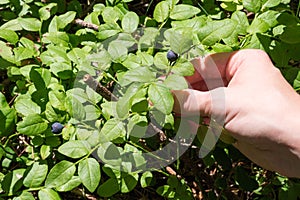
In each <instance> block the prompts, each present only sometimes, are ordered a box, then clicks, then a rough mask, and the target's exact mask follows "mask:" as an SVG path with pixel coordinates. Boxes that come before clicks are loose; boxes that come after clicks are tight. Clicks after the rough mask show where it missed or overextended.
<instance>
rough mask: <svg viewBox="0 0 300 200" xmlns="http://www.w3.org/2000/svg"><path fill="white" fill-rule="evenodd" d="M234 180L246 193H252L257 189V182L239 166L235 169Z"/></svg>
mask: <svg viewBox="0 0 300 200" xmlns="http://www.w3.org/2000/svg"><path fill="white" fill-rule="evenodd" d="M235 180H236V181H237V183H238V184H239V186H240V187H241V188H242V189H243V190H246V191H249V192H252V191H254V190H255V189H257V188H258V187H259V185H258V182H257V181H256V180H255V179H254V178H253V177H251V176H250V175H249V173H248V172H247V171H246V170H245V169H244V168H243V167H241V166H238V167H237V168H236V173H235Z"/></svg>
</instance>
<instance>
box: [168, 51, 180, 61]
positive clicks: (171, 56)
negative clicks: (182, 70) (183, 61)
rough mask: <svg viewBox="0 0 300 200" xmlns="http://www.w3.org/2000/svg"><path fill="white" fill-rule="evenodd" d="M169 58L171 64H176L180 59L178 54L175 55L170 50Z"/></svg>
mask: <svg viewBox="0 0 300 200" xmlns="http://www.w3.org/2000/svg"><path fill="white" fill-rule="evenodd" d="M167 58H168V60H169V61H170V62H174V61H176V60H177V58H178V54H177V53H175V52H174V51H172V50H169V51H168V53H167Z"/></svg>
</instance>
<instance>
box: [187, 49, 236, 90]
mask: <svg viewBox="0 0 300 200" xmlns="http://www.w3.org/2000/svg"><path fill="white" fill-rule="evenodd" d="M232 54H234V52H232V53H218V54H211V55H208V56H206V57H204V58H200V57H199V58H196V59H194V60H192V61H191V62H192V64H193V65H194V67H195V73H194V75H192V76H188V77H186V80H187V81H188V83H189V84H190V85H191V87H192V88H193V89H201V90H205V89H214V88H216V87H221V86H224V85H227V84H228V82H227V78H226V66H227V63H228V60H229V58H230V57H231V55H232Z"/></svg>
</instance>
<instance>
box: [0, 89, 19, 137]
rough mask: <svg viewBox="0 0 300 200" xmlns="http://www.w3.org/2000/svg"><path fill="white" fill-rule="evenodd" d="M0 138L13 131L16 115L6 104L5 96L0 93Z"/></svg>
mask: <svg viewBox="0 0 300 200" xmlns="http://www.w3.org/2000/svg"><path fill="white" fill-rule="evenodd" d="M0 106H1V109H0V136H7V135H9V134H11V133H12V132H13V131H14V128H15V123H16V121H17V114H16V111H15V110H14V109H13V108H10V107H9V105H8V103H7V102H6V98H5V96H4V95H3V94H2V93H1V92H0Z"/></svg>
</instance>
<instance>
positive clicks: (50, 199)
mask: <svg viewBox="0 0 300 200" xmlns="http://www.w3.org/2000/svg"><path fill="white" fill-rule="evenodd" d="M38 196H39V199H43V200H61V198H60V196H59V195H58V193H57V192H55V191H54V190H52V189H48V188H44V189H41V190H40V191H39V192H38Z"/></svg>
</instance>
